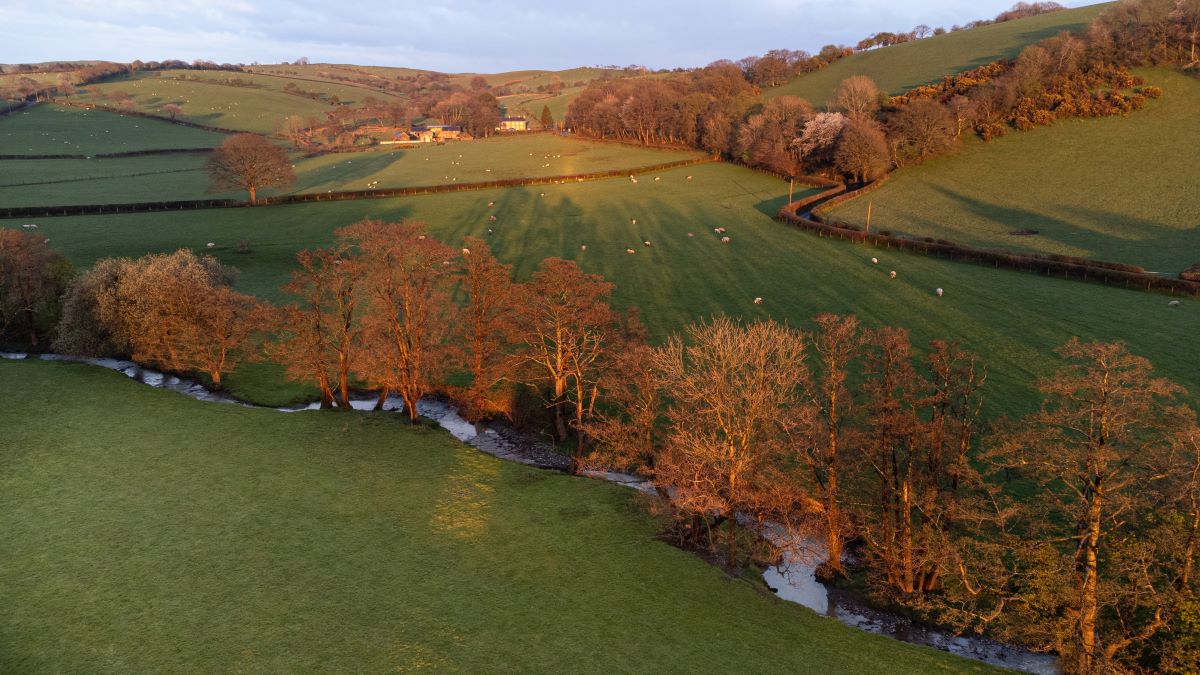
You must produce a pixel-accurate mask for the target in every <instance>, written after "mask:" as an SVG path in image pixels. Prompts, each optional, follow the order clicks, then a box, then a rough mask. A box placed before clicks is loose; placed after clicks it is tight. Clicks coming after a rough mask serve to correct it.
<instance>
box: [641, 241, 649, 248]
mask: <svg viewBox="0 0 1200 675" xmlns="http://www.w3.org/2000/svg"><path fill="white" fill-rule="evenodd" d="M642 246H645V247H647V248H649V247H650V242H649V240H647V241H643V242H642Z"/></svg>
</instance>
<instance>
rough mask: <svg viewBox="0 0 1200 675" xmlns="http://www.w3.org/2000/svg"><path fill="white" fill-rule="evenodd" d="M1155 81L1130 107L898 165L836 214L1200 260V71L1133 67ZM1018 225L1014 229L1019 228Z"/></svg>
mask: <svg viewBox="0 0 1200 675" xmlns="http://www.w3.org/2000/svg"><path fill="white" fill-rule="evenodd" d="M1139 74H1140V75H1142V76H1143V77H1145V78H1146V79H1147V81H1148V82H1150V83H1151V84H1155V85H1158V86H1160V87H1162V89H1163V97H1162V98H1161V99H1159V100H1151V101H1150V102H1149V104H1148V105H1147V107H1146V109H1145V110H1140V111H1137V112H1134V113H1132V114H1130V115H1128V116H1126V117H1106V118H1101V119H1084V120H1080V119H1072V120H1063V121H1059V122H1057V123H1055V124H1054V125H1053V126H1051V127H1046V128H1038V129H1034V130H1033V131H1030V132H1026V133H1017V132H1014V133H1010V134H1008V135H1007V136H1005V137H1003V138H1000V139H997V140H994V141H991V142H989V143H981V142H972V143H969V144H968V145H967V147H966V148H965V149H963V150H962V151H961V152H959V153H957V154H955V155H950V156H945V157H940V158H937V159H935V160H932V161H930V162H927V163H925V164H923V165H920V166H915V167H911V168H907V169H904V170H902V171H899V172H897V173H896V174H895V175H894V176H893V177H892V178H891V180H889V181H888V183H887V184H886V185H884V186H883V187H881V188H880V189H879V190H877V191H876V192H874V193H872V194H871V195H869V196H867V197H864V198H862V199H859V200H854V201H851V202H847V203H846V204H844V205H842V206H840V207H839V208H837V209H835V210H834V211H833V212H832V214H831V216H832V217H833V218H837V219H841V220H846V221H849V222H852V223H856V224H859V225H863V224H865V221H866V211H867V206H868V204H870V205H871V207H872V217H871V223H872V228H873V229H877V230H892V231H895V232H901V233H906V234H911V235H916V236H920V237H934V238H939V239H949V240H952V241H957V242H963V243H968V244H975V245H982V246H989V247H1001V248H1009V249H1018V250H1029V251H1037V252H1040V253H1058V254H1065V255H1072V256H1083V257H1088V258H1097V259H1101V260H1110V261H1115V262H1125V263H1132V264H1136V265H1141V266H1143V267H1145V268H1146V269H1148V270H1152V271H1159V272H1166V273H1177V272H1180V271H1181V270H1183V269H1185V268H1187V267H1188V266H1189V265H1192V264H1194V263H1197V262H1200V196H1198V195H1197V192H1196V189H1195V186H1196V185H1197V184H1200V166H1198V165H1197V163H1196V153H1195V147H1194V145H1193V144H1190V143H1188V142H1183V141H1182V139H1194V138H1200V115H1197V114H1196V111H1197V110H1200V80H1197V79H1195V78H1191V77H1187V76H1185V75H1180V74H1178V73H1175V72H1172V71H1167V70H1149V71H1139ZM1018 233H1019V234H1018Z"/></svg>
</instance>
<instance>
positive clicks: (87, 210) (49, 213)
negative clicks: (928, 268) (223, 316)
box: [0, 157, 718, 218]
mask: <svg viewBox="0 0 1200 675" xmlns="http://www.w3.org/2000/svg"><path fill="white" fill-rule="evenodd" d="M716 161H718V160H717V159H716V158H714V157H694V158H691V159H682V160H677V161H674V162H666V163H663V164H654V165H651V166H643V167H638V168H633V169H612V170H609V171H598V172H594V173H581V174H571V175H566V176H546V177H544V178H513V179H509V180H496V181H486V182H479V183H454V184H441V185H427V186H414V187H405V188H391V189H384V190H342V191H338V192H314V193H306V194H296V195H283V196H279V197H265V198H263V199H259V200H258V203H257V204H253V205H252V204H250V202H247V201H242V200H238V199H188V200H178V201H170V202H133V203H126V204H76V205H64V206H19V207H12V208H0V218H32V217H37V218H53V217H58V216H90V215H103V214H116V213H152V212H160V211H188V210H198V209H224V208H239V207H250V206H279V205H283V204H306V203H310V202H330V201H345V200H355V199H388V198H394V197H412V196H418V195H432V194H443V193H450V192H468V191H472V190H492V189H498V188H510V187H526V186H533V185H556V184H561V183H569V182H579V183H582V182H584V181H593V180H605V179H609V178H618V177H623V176H630V175H641V174H646V173H654V172H657V171H668V170H671V169H678V168H682V167H685V166H693V165H696V164H707V163H711V162H716Z"/></svg>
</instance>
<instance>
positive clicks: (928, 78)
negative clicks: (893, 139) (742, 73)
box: [763, 4, 1107, 106]
mask: <svg viewBox="0 0 1200 675" xmlns="http://www.w3.org/2000/svg"><path fill="white" fill-rule="evenodd" d="M1106 6H1107V4H1099V5H1089V6H1087V7H1079V8H1077V9H1068V10H1063V11H1060V12H1053V13H1050V14H1043V15H1040V16H1033V17H1029V18H1026V19H1018V20H1016V21H1006V22H1004V23H998V24H992V25H989V26H981V27H979V28H974V29H971V30H964V31H957V32H954V33H946V34H945V35H940V36H936V37H931V38H926V39H924V40H918V41H916V42H908V43H905V44H900V45H895V46H892V47H884V48H882V49H875V50H871V51H866V52H858V53H856V54H854V55H852V56H849V57H846V58H844V59H840V60H838V61H835V62H834V63H833V64H831V65H830V66H829V67H827V68H822V69H821V70H818V71H816V72H813V73H807V74H805V75H801V76H800V77H797V78H796V79H794V80H792V81H791V82H789V83H787V84H785V85H783V86H780V87H774V88H771V89H767V90H766V91H764V92H763V96H765V97H766V98H774V97H776V96H783V95H790V96H799V97H801V98H804V99H807V100H808V101H809V102H810V103H812V104H813V105H815V106H825V105H828V104H830V103H831V102H832V101H833V98H834V93H835V92H836V91H837V87H838V85H839V84H841V82H842V80H844V79H846V78H847V77H850V76H852V75H866V76H868V77H870V78H871V79H873V80H875V84H877V85H879V89H880V90H881V91H885V92H888V93H891V94H899V93H900V92H903V91H905V90H907V89H911V88H913V87H916V86H920V85H922V84H928V83H930V82H935V81H937V80H939V79H941V78H942V77H944V76H946V75H951V74H954V73H958V72H962V71H964V70H970V69H972V68H976V67H978V66H982V65H984V64H985V63H990V62H992V61H995V60H997V59H1003V58H1013V57H1015V56H1016V55H1017V54H1018V53H1020V51H1021V50H1022V49H1023V48H1025V47H1026V46H1027V45H1030V44H1033V43H1034V42H1038V41H1040V40H1044V39H1046V38H1049V37H1054V36H1055V35H1057V34H1058V33H1059V32H1061V31H1064V30H1069V31H1076V30H1080V29H1082V28H1083V27H1084V26H1085V25H1087V23H1088V22H1089V21H1091V20H1092V19H1093V18H1095V17H1096V16H1097V15H1098V14H1099V13H1100V12H1101V11H1103V9H1104V8H1105V7H1106Z"/></svg>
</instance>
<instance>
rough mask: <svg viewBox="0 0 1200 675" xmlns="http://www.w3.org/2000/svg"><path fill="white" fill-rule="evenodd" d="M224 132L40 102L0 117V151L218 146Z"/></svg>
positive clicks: (74, 152)
mask: <svg viewBox="0 0 1200 675" xmlns="http://www.w3.org/2000/svg"><path fill="white" fill-rule="evenodd" d="M223 140H225V135H224V134H218V133H214V132H211V131H204V130H202V129H193V128H191V127H184V126H180V125H178V124H170V123H167V122H159V121H157V120H148V119H145V118H141V117H126V116H125V115H119V114H116V113H111V112H106V111H103V110H81V109H78V108H65V107H61V106H54V105H39V106H34V107H33V108H30V109H28V110H24V111H21V112H19V113H17V114H15V115H8V116H7V117H0V154H5V155H24V154H28V155H46V154H66V155H91V154H96V153H113V152H131V151H135V150H162V149H170V148H209V147H216V146H218V145H220V144H221V141H223Z"/></svg>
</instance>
